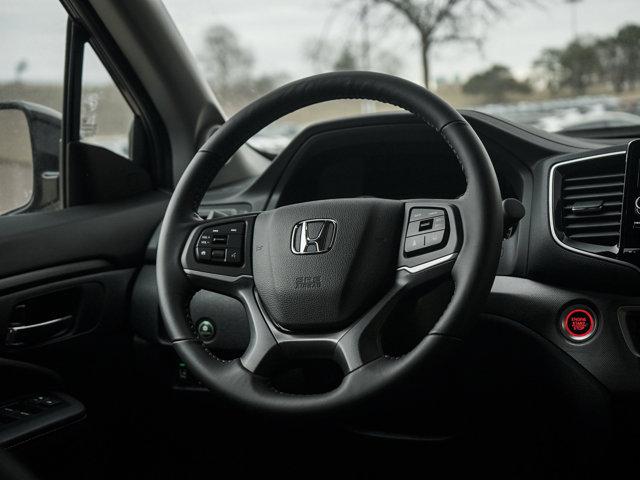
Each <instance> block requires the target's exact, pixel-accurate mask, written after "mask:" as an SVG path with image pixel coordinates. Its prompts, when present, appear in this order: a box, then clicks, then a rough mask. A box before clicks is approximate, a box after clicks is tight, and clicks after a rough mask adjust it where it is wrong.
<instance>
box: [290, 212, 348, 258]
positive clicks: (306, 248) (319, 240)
mask: <svg viewBox="0 0 640 480" xmlns="http://www.w3.org/2000/svg"><path fill="white" fill-rule="evenodd" d="M336 230H337V223H336V221H335V220H328V219H324V218H322V219H319V218H316V219H313V220H305V221H304V222H298V223H296V224H295V225H294V227H293V232H292V233H291V251H292V252H293V253H295V254H297V255H309V254H312V253H325V252H328V251H329V250H331V247H332V246H333V241H334V240H335V238H336Z"/></svg>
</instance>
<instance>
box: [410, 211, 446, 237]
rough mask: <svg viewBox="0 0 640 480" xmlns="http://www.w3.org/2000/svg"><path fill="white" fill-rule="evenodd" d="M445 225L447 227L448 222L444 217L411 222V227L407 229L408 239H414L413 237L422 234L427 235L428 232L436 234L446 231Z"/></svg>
mask: <svg viewBox="0 0 640 480" xmlns="http://www.w3.org/2000/svg"><path fill="white" fill-rule="evenodd" d="M440 213H442V212H440ZM445 225H446V222H445V219H444V215H439V216H437V217H431V218H427V219H425V220H418V221H416V222H410V223H409V227H408V228H407V237H412V236H413V235H420V234H421V233H426V232H435V231H438V230H444V227H445Z"/></svg>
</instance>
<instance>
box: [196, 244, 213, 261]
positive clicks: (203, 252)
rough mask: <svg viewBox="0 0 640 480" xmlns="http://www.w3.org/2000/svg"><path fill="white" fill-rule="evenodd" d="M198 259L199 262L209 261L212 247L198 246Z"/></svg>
mask: <svg viewBox="0 0 640 480" xmlns="http://www.w3.org/2000/svg"><path fill="white" fill-rule="evenodd" d="M196 259H197V260H198V261H199V262H208V261H209V260H211V249H210V248H208V247H198V248H196Z"/></svg>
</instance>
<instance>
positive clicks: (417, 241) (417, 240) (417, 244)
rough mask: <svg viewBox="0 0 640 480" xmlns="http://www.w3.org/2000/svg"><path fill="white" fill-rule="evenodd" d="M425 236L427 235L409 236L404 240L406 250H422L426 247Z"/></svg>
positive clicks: (409, 251)
mask: <svg viewBox="0 0 640 480" xmlns="http://www.w3.org/2000/svg"><path fill="white" fill-rule="evenodd" d="M425 237H426V235H415V236H413V237H409V238H407V239H406V240H405V242H404V251H405V252H406V253H411V252H417V251H418V250H422V249H423V248H424V241H425Z"/></svg>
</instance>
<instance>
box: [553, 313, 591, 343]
mask: <svg viewBox="0 0 640 480" xmlns="http://www.w3.org/2000/svg"><path fill="white" fill-rule="evenodd" d="M597 326H598V324H597V317H596V314H595V313H594V311H593V310H592V309H591V308H589V307H587V306H586V305H571V306H569V307H567V308H565V309H564V310H563V312H562V314H561V315H560V331H561V332H562V334H563V335H564V336H565V337H566V338H567V339H568V340H570V341H572V342H576V343H580V342H585V341H587V340H589V339H590V338H591V337H592V336H593V335H594V334H595V333H596V329H597Z"/></svg>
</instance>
